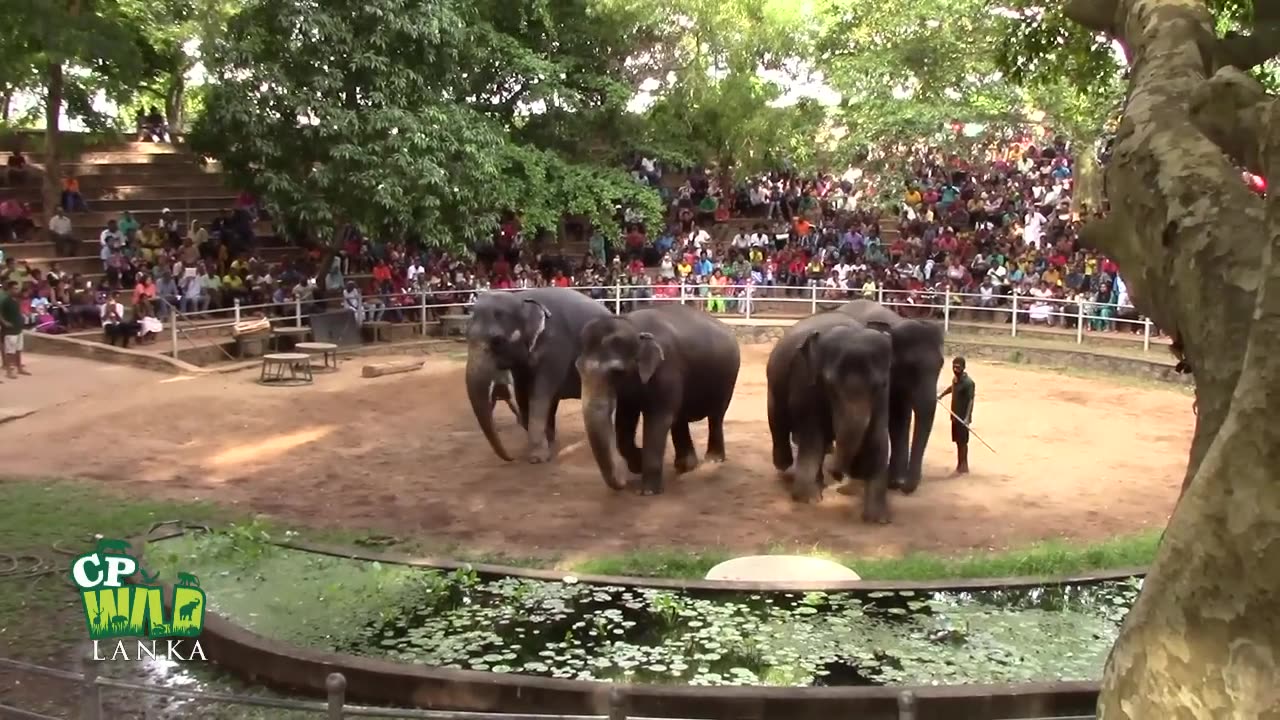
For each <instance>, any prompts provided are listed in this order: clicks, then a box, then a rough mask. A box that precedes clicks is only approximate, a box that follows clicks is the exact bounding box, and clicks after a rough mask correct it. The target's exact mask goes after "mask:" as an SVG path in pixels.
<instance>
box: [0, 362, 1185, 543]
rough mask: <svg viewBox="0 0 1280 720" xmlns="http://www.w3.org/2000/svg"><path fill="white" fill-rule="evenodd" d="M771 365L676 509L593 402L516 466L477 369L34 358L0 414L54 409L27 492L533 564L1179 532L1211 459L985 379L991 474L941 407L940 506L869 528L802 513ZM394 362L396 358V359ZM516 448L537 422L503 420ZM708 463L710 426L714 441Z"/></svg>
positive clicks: (1084, 396) (1181, 414)
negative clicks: (330, 368) (378, 372)
mask: <svg viewBox="0 0 1280 720" xmlns="http://www.w3.org/2000/svg"><path fill="white" fill-rule="evenodd" d="M767 352H768V350H767V348H764V347H748V348H744V354H743V369H742V373H741V374H740V376H739V380H738V390H737V394H736V396H735V398H734V401H733V405H732V406H731V407H730V411H729V418H728V421H727V423H726V425H727V427H726V436H727V440H728V454H729V460H728V462H727V463H725V464H723V465H704V466H702V467H700V468H699V469H698V470H696V471H694V472H693V473H691V474H688V475H685V476H681V477H675V475H674V470H672V469H671V468H670V463H671V455H670V453H671V451H670V447H669V446H668V457H667V463H668V480H667V491H666V494H664V495H662V496H658V497H640V496H636V495H632V494H630V493H616V492H613V491H610V490H608V489H607V488H606V487H605V486H604V484H603V483H602V482H601V480H600V478H599V475H598V473H597V471H596V469H595V466H594V463H592V461H591V457H590V451H589V449H588V448H587V447H586V445H585V442H584V441H583V431H582V419H581V414H580V411H579V407H578V403H577V402H576V401H567V402H565V403H563V404H562V405H561V407H560V419H559V423H558V425H559V428H560V455H559V457H558V458H557V459H556V460H555V461H554V462H553V463H552V464H550V465H528V464H526V463H524V462H516V463H505V462H503V461H501V460H499V459H498V458H497V457H496V456H494V455H493V453H492V452H491V451H490V449H489V447H488V445H487V444H486V443H485V441H484V439H483V437H481V436H480V434H479V431H478V430H477V429H476V423H475V419H474V418H473V417H472V416H471V413H470V409H469V407H468V405H467V402H466V397H465V393H464V390H463V387H462V365H461V363H460V362H459V361H457V360H455V359H449V358H445V357H442V356H433V357H430V358H429V359H428V360H427V365H426V367H425V368H424V369H423V370H420V371H417V372H414V373H409V374H403V375H395V376H389V377H384V378H378V379H372V380H369V379H363V378H361V377H359V370H360V367H361V365H363V364H364V363H365V361H364V360H360V359H356V360H350V361H346V362H344V363H343V367H342V370H341V371H340V372H339V373H336V374H332V375H317V378H316V383H315V384H314V385H313V386H310V387H303V388H272V387H262V386H259V385H257V384H256V383H255V382H254V379H255V378H256V373H246V372H242V373H238V374H233V375H224V376H212V377H200V378H171V377H167V376H163V375H158V374H153V373H149V372H146V371H137V370H127V369H122V368H115V367H111V366H106V365H100V364H96V363H93V362H90V361H84V360H74V359H63V358H51V357H41V356H33V357H31V358H30V360H29V365H30V367H31V369H32V370H33V371H34V372H36V373H37V375H36V377H32V378H24V379H23V380H22V381H15V382H12V383H6V384H4V385H2V386H0V405H21V406H32V407H35V406H38V407H39V410H38V412H36V413H35V414H33V415H30V416H28V417H25V418H21V419H18V420H14V421H12V422H8V423H5V424H0V447H6V448H22V449H23V452H22V453H21V454H17V453H12V452H11V453H7V454H6V460H5V463H4V467H3V470H2V471H0V472H3V473H4V474H7V475H18V476H21V475H32V476H44V477H49V476H70V477H81V478H85V479H87V480H93V481H97V482H101V483H104V484H107V485H110V486H111V487H112V488H114V489H116V490H118V491H119V492H121V493H123V494H125V495H135V496H138V497H143V496H146V497H151V498H155V497H167V498H172V499H180V500H195V499H203V500H212V501H215V502H218V503H223V504H228V505H234V506H237V507H239V508H241V509H244V510H246V511H252V512H259V513H264V514H267V515H271V516H275V517H279V518H281V519H284V520H288V521H293V522H297V523H300V524H306V525H311V526H316V525H319V526H341V527H347V528H359V529H366V530H368V531H369V532H372V533H386V534H393V535H397V536H400V537H409V536H414V537H426V538H432V539H436V540H440V541H443V542H448V543H458V544H463V545H466V546H469V547H473V548H476V549H484V550H490V551H502V552H506V553H510V554H514V555H532V554H539V553H551V552H556V553H566V554H568V555H570V556H573V555H575V554H578V553H580V554H583V555H591V554H597V553H603V552H621V551H626V550H632V549H640V548H649V547H658V546H683V547H724V548H730V549H735V550H740V551H745V552H751V551H759V550H764V549H779V548H793V549H794V548H810V547H814V546H817V547H821V548H824V549H829V550H833V551H845V552H856V553H860V554H864V555H889V554H899V553H903V552H907V551H912V550H942V551H950V550H957V551H958V550H965V549H972V548H1002V547H1008V546H1016V545H1019V544H1024V543H1028V542H1031V541H1035V540H1039V539H1046V538H1075V539H1099V538H1106V537H1111V536H1114V535H1116V534H1121V533H1128V532H1133V531H1136V530H1139V529H1142V528H1149V527H1162V526H1163V525H1164V523H1165V521H1166V520H1167V519H1168V515H1169V513H1170V511H1171V510H1172V508H1173V504H1174V501H1175V500H1176V498H1177V494H1178V487H1179V484H1180V482H1181V479H1182V473H1183V469H1184V468H1185V465H1186V459H1187V451H1188V448H1189V446H1190V442H1191V434H1192V430H1193V416H1192V412H1191V398H1190V397H1188V396H1186V395H1183V394H1179V393H1177V392H1173V391H1165V390H1159V389H1149V390H1145V389H1139V388H1136V387H1134V386H1131V385H1125V384H1115V383H1110V382H1106V381H1102V380H1084V379H1079V378H1075V377H1067V376H1058V375H1055V374H1053V373H1051V372H1047V371H1036V370H1031V369H1024V368H1015V367H1011V366H1004V365H1000V364H995V363H980V362H973V363H971V374H972V375H973V377H974V379H975V381H976V383H977V388H978V395H977V397H978V399H977V407H976V411H975V420H976V422H975V425H974V429H975V430H976V431H977V432H978V433H979V434H981V435H982V436H983V437H984V438H985V439H986V440H987V441H988V442H989V443H991V445H993V446H994V447H995V449H996V450H997V451H998V453H999V454H998V455H997V454H993V453H991V452H990V451H988V450H987V449H986V448H984V447H982V446H981V445H980V444H978V443H977V442H976V441H975V442H974V444H973V446H972V447H971V450H970V455H971V457H970V461H971V465H972V467H973V474H971V475H969V476H968V477H964V478H959V479H956V478H951V477H948V475H949V474H950V471H951V469H952V468H953V467H954V446H953V445H951V444H950V442H949V440H950V433H949V430H948V425H947V422H948V421H947V415H946V413H944V412H942V411H939V413H938V417H937V419H936V425H935V428H934V435H933V441H932V442H931V444H930V446H929V450H928V452H927V454H926V459H925V479H924V482H923V483H922V485H921V488H920V490H919V491H918V492H917V493H916V494H915V495H913V496H910V497H906V496H902V495H901V494H898V493H894V494H892V495H891V496H890V503H891V508H892V511H893V513H894V522H893V524H892V525H888V526H882V527H881V526H876V527H872V526H866V525H863V524H862V523H861V522H859V521H858V520H857V517H858V513H859V509H860V503H861V498H860V497H858V496H856V495H855V496H853V497H846V496H842V495H840V494H837V493H834V492H830V491H828V493H827V494H826V497H825V498H824V499H823V500H822V502H821V503H819V504H816V505H799V504H796V503H793V502H792V501H791V500H790V498H789V496H788V495H787V493H786V491H785V489H784V487H783V485H782V484H781V483H780V481H779V480H778V478H777V474H776V473H775V472H774V470H773V468H772V465H771V463H770V459H769V458H770V451H769V448H770V440H769V432H768V424H767V421H766V419H765V397H764V393H765V382H764V362H765V358H766V357H767ZM381 359H382V358H379V360H381ZM497 414H498V419H499V423H500V427H501V428H502V430H503V435H504V438H505V440H506V443H507V447H508V448H509V449H510V450H512V451H513V452H517V451H520V450H522V449H523V446H524V444H523V440H522V437H521V431H520V429H519V426H517V425H516V424H515V421H514V418H513V417H512V416H511V415H510V413H509V412H508V411H507V410H506V409H505V408H504V407H502V406H501V405H499V408H498V411H497ZM694 438H695V440H696V442H697V443H698V447H699V453H700V454H701V452H702V451H703V450H704V449H705V424H700V425H698V426H695V430H694Z"/></svg>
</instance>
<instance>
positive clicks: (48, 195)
mask: <svg viewBox="0 0 1280 720" xmlns="http://www.w3.org/2000/svg"><path fill="white" fill-rule="evenodd" d="M46 73H47V75H46V87H45V103H44V189H43V192H42V193H41V199H42V200H43V203H44V205H43V207H42V208H41V210H42V213H41V214H42V215H43V216H44V226H45V227H49V218H51V217H53V212H54V210H57V209H58V205H59V204H60V203H61V200H62V159H61V158H60V157H59V156H58V145H59V143H58V140H59V133H60V132H61V130H60V128H59V123H60V121H61V117H62V64H61V63H49V66H48V68H47V69H46Z"/></svg>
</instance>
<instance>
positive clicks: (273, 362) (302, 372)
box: [258, 353, 312, 385]
mask: <svg viewBox="0 0 1280 720" xmlns="http://www.w3.org/2000/svg"><path fill="white" fill-rule="evenodd" d="M311 381H312V377H311V356H310V355H308V354H306V353H271V354H270V355H263V356H262V377H260V378H258V382H259V383H261V384H262V385H310V384H311Z"/></svg>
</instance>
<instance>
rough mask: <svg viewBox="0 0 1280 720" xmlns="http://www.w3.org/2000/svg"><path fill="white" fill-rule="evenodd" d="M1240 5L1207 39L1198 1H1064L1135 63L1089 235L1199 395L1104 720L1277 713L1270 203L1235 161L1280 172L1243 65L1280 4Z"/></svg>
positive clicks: (1277, 342)
mask: <svg viewBox="0 0 1280 720" xmlns="http://www.w3.org/2000/svg"><path fill="white" fill-rule="evenodd" d="M1222 5H1223V3H1218V4H1217V9H1219V10H1221V9H1222ZM1234 7H1236V8H1237V9H1238V8H1239V7H1241V6H1240V5H1238V4H1237V5H1235V6H1234ZM1245 9H1246V10H1248V13H1247V14H1245V15H1242V17H1244V18H1247V20H1246V22H1247V25H1245V26H1244V27H1243V28H1242V29H1241V30H1240V31H1237V32H1236V34H1234V35H1226V36H1219V34H1218V32H1217V30H1218V27H1217V25H1216V21H1215V16H1214V15H1213V13H1212V12H1211V11H1210V8H1209V7H1208V6H1206V4H1205V3H1204V1H1203V0H1073V1H1072V2H1069V3H1068V4H1067V7H1066V16H1067V17H1069V18H1070V19H1071V20H1073V21H1075V22H1076V23H1079V25H1080V26H1081V27H1082V28H1083V29H1084V31H1085V35H1086V36H1087V37H1092V34H1093V33H1099V34H1102V35H1103V36H1104V37H1106V38H1114V39H1116V40H1119V41H1120V42H1121V43H1122V44H1123V46H1124V50H1125V53H1126V54H1127V56H1128V58H1129V59H1130V60H1131V65H1130V69H1129V78H1128V93H1127V96H1126V101H1125V106H1124V114H1123V119H1122V121H1121V124H1120V128H1119V131H1118V134H1117V139H1116V143H1115V146H1114V153H1113V155H1112V159H1111V161H1110V162H1109V163H1108V165H1107V167H1106V179H1107V193H1108V196H1109V199H1110V202H1111V208H1112V209H1111V212H1110V213H1109V215H1108V216H1107V218H1106V219H1105V220H1102V221H1095V222H1093V223H1091V224H1089V225H1088V226H1086V229H1085V231H1084V232H1085V239H1086V241H1087V242H1090V243H1091V244H1093V245H1095V246H1097V247H1100V248H1102V249H1103V250H1105V251H1106V252H1108V253H1109V254H1111V255H1112V256H1113V257H1115V258H1116V259H1117V261H1118V262H1119V264H1120V267H1121V269H1122V271H1123V272H1124V274H1125V278H1126V281H1127V282H1128V284H1129V288H1130V292H1131V295H1132V297H1133V298H1134V301H1135V303H1136V304H1137V306H1138V308H1139V309H1140V310H1141V311H1142V312H1143V313H1144V314H1145V315H1148V316H1149V317H1151V318H1152V319H1153V320H1154V321H1155V322H1156V323H1157V324H1158V325H1159V326H1160V327H1163V328H1167V329H1169V330H1170V331H1171V332H1172V333H1173V334H1174V337H1175V338H1176V340H1177V345H1176V346H1177V347H1179V348H1180V349H1181V353H1182V354H1183V355H1184V356H1185V359H1186V361H1187V362H1188V363H1189V364H1190V366H1191V367H1192V368H1193V371H1194V373H1195V379H1196V401H1197V407H1198V414H1197V417H1196V432H1195V438H1194V440H1193V443H1192V448H1191V454H1190V458H1189V462H1188V467H1187V474H1186V482H1185V484H1184V488H1183V495H1182V498H1181V500H1180V501H1179V503H1178V506H1177V508H1176V510H1175V511H1174V514H1173V516H1172V518H1171V519H1170V522H1169V526H1168V528H1167V530H1166V531H1165V536H1164V539H1163V541H1162V543H1161V546H1160V550H1159V553H1158V556H1157V558H1156V560H1155V562H1154V564H1153V565H1152V567H1151V570H1150V572H1149V574H1148V576H1147V579H1146V582H1145V585H1144V588H1143V592H1142V594H1141V596H1140V597H1139V599H1138V601H1137V603H1136V605H1135V606H1134V608H1133V610H1132V611H1131V612H1130V614H1129V616H1128V618H1127V619H1126V621H1125V623H1124V627H1123V629H1122V631H1121V634H1120V638H1119V640H1118V641H1117V643H1116V645H1115V647H1114V649H1113V650H1112V653H1111V656H1110V658H1109V660H1108V663H1107V667H1106V671H1105V673H1104V678H1103V691H1102V697H1101V701H1100V703H1099V717H1100V718H1102V720H1115V719H1116V718H1130V719H1134V720H1137V719H1142V720H1145V719H1147V718H1190V717H1195V718H1224V717H1231V718H1242V719H1252V718H1259V719H1260V718H1277V717H1280V697H1278V696H1277V694H1276V678H1277V677H1278V676H1280V613H1278V612H1277V610H1278V609H1280V604H1278V603H1277V598H1280V481H1278V478H1277V468H1278V467H1280V423H1277V419H1278V418H1280V393H1277V391H1276V388H1280V199H1277V197H1276V196H1275V195H1274V194H1273V195H1271V196H1270V197H1268V198H1266V199H1262V198H1259V197H1258V196H1256V195H1254V194H1253V193H1251V192H1250V191H1249V190H1248V189H1247V188H1246V187H1245V185H1244V184H1243V183H1242V182H1241V179H1240V170H1239V167H1238V166H1239V165H1242V166H1244V167H1246V168H1249V169H1250V170H1252V171H1253V172H1257V173H1260V174H1263V175H1264V176H1268V177H1276V176H1277V175H1280V104H1278V103H1277V99H1276V97H1275V96H1273V95H1268V94H1267V93H1266V92H1265V89H1264V87H1263V86H1262V85H1261V84H1260V83H1259V82H1258V81H1257V80H1256V79H1255V78H1253V77H1251V76H1250V75H1248V74H1246V73H1247V72H1249V71H1254V70H1256V69H1257V68H1258V66H1260V65H1262V64H1264V63H1266V62H1268V61H1269V60H1270V59H1271V58H1274V57H1275V56H1276V55H1277V54H1280V34H1278V31H1280V5H1278V4H1276V3H1272V2H1261V1H1258V2H1255V3H1254V4H1253V5H1252V6H1251V7H1247V6H1246V7H1245ZM1064 37H1066V38H1067V39H1068V40H1069V42H1063V43H1061V44H1059V45H1054V46H1053V51H1054V52H1062V53H1066V54H1067V55H1071V54H1072V52H1073V51H1072V50H1071V48H1073V47H1074V48H1078V47H1080V45H1079V43H1078V41H1077V40H1071V39H1070V38H1071V36H1064Z"/></svg>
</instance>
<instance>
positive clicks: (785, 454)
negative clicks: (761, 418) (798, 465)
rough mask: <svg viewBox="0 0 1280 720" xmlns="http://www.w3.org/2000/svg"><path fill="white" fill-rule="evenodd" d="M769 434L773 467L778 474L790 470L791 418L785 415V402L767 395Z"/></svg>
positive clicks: (791, 456) (792, 458)
mask: <svg viewBox="0 0 1280 720" xmlns="http://www.w3.org/2000/svg"><path fill="white" fill-rule="evenodd" d="M768 403H769V410H768V412H769V434H770V435H771V436H772V437H773V467H774V468H775V469H777V470H778V472H786V471H788V470H790V469H791V465H792V463H794V462H795V457H794V456H793V455H792V452H791V418H790V417H788V415H787V402H786V401H785V400H784V399H781V398H778V397H775V395H774V393H772V392H771V393H769V400H768Z"/></svg>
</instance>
